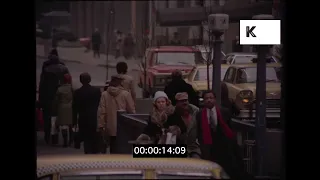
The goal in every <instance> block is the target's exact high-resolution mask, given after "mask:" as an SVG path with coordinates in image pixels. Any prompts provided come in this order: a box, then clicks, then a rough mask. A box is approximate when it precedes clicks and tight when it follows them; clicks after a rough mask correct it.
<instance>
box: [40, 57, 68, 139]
mask: <svg viewBox="0 0 320 180" xmlns="http://www.w3.org/2000/svg"><path fill="white" fill-rule="evenodd" d="M68 73H69V70H68V68H67V67H66V66H65V65H64V64H63V63H61V62H60V61H59V58H58V57H57V56H56V55H54V52H51V55H50V56H49V60H48V61H45V62H44V63H43V65H42V72H41V76H40V83H39V104H40V107H41V108H42V110H43V119H44V133H45V135H44V136H45V137H44V139H45V141H46V143H49V141H50V129H51V109H52V102H53V100H54V97H55V94H56V91H57V89H58V87H59V86H60V82H62V81H63V77H64V74H68ZM51 141H52V144H56V143H58V142H57V141H58V139H57V137H56V136H53V137H52V140H51Z"/></svg>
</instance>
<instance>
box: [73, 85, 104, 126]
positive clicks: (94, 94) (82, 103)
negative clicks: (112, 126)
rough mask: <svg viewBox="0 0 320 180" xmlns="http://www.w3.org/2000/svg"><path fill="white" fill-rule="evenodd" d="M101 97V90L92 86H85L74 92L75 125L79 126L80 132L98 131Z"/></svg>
mask: <svg viewBox="0 0 320 180" xmlns="http://www.w3.org/2000/svg"><path fill="white" fill-rule="evenodd" d="M100 97H101V92H100V89H99V88H96V87H93V86H91V85H84V86H82V87H81V88H79V89H77V90H75V91H74V93H73V104H72V109H73V124H74V125H75V124H78V125H79V131H81V132H87V131H96V129H97V111H98V106H99V101H100Z"/></svg>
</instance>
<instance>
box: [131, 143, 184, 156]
mask: <svg viewBox="0 0 320 180" xmlns="http://www.w3.org/2000/svg"><path fill="white" fill-rule="evenodd" d="M187 155H188V154H187V146H186V145H168V144H159V145H150V144H148V145H133V147H132V156H133V157H134V158H138V157H139V158H140V157H142V158H143V157H145V158H146V157H152V158H155V157H160V158H163V157H187Z"/></svg>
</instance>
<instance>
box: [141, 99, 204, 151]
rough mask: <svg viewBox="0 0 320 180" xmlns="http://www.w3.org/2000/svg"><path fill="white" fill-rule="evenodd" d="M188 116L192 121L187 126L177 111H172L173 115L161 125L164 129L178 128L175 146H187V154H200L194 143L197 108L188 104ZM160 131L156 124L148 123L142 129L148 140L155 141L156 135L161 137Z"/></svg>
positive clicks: (196, 144) (197, 146)
mask: <svg viewBox="0 0 320 180" xmlns="http://www.w3.org/2000/svg"><path fill="white" fill-rule="evenodd" d="M189 106H190V114H191V116H192V119H191V121H190V123H189V124H188V125H186V124H185V123H184V121H183V120H182V118H181V116H180V115H179V114H178V112H177V111H174V113H173V114H171V115H169V116H168V119H167V121H166V122H165V123H164V124H163V127H164V128H168V127H169V126H178V127H179V128H180V131H181V134H180V135H179V136H178V138H177V144H187V149H188V154H189V155H191V154H192V153H196V154H198V155H200V154H201V152H200V148H199V145H198V143H197V141H196V139H197V129H196V128H197V126H196V125H197V123H196V114H197V113H198V111H199V108H197V107H196V106H194V105H192V104H189ZM161 133H162V130H161V127H159V126H158V125H157V124H155V123H153V122H149V123H148V125H147V127H146V128H145V129H144V131H143V134H145V135H148V136H149V137H150V139H156V137H157V135H159V134H160V135H161Z"/></svg>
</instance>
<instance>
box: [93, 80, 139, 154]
mask: <svg viewBox="0 0 320 180" xmlns="http://www.w3.org/2000/svg"><path fill="white" fill-rule="evenodd" d="M122 81H123V77H122V76H120V75H115V76H112V77H111V81H110V84H109V87H108V89H107V90H106V91H104V92H103V93H102V95H101V99H100V104H99V108H98V131H99V132H100V134H102V135H103V137H109V138H110V154H114V153H116V134H117V111H118V110H124V111H126V112H127V113H135V112H136V110H135V103H134V101H133V99H132V97H131V94H130V93H129V92H128V91H126V90H125V89H124V88H123V86H122Z"/></svg>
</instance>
